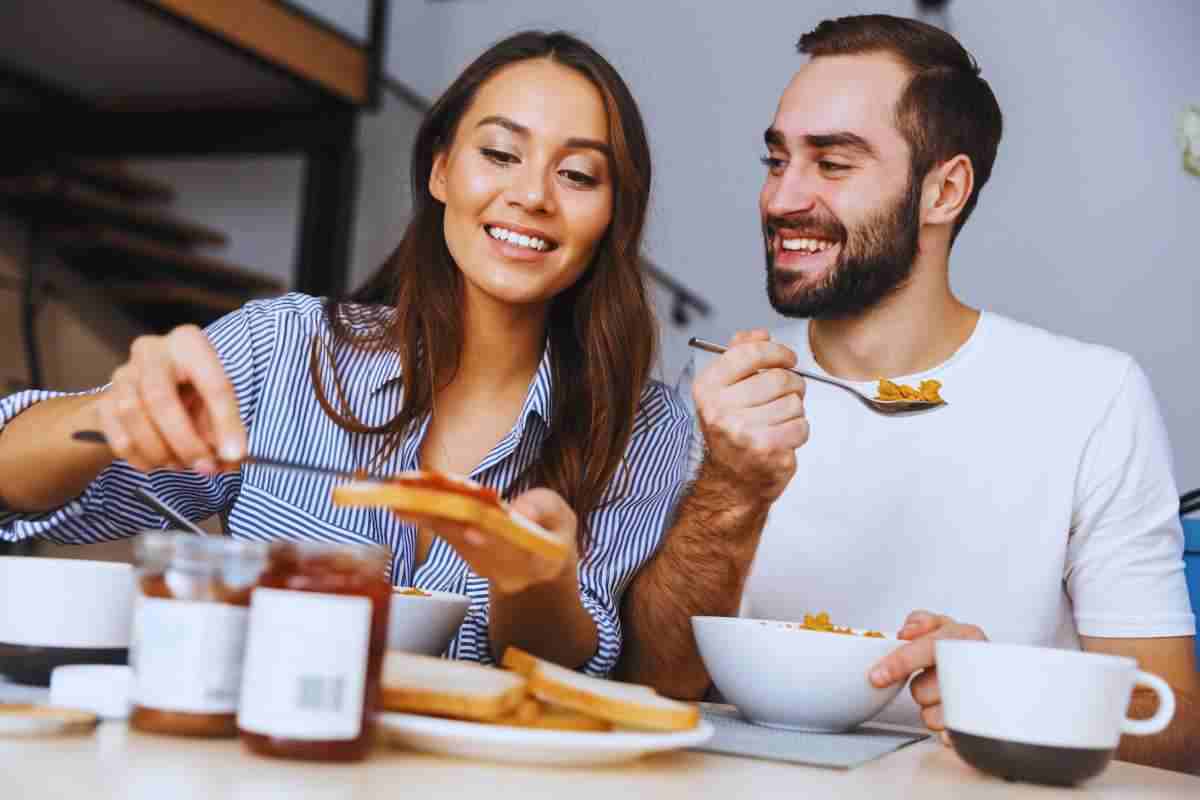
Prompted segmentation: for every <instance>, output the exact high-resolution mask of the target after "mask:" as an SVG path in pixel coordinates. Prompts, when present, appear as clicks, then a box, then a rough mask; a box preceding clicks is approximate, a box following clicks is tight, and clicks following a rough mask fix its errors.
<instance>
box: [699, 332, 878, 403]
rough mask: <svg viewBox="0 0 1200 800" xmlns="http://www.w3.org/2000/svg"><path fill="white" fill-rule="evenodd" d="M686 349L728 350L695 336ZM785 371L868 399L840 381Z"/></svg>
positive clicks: (717, 352) (797, 370) (794, 371)
mask: <svg viewBox="0 0 1200 800" xmlns="http://www.w3.org/2000/svg"><path fill="white" fill-rule="evenodd" d="M688 347H694V348H696V349H697V350H705V351H707V352H709V353H716V354H717V355H720V354H721V353H724V352H725V351H726V350H728V348H727V347H723V346H721V345H719V344H717V343H716V342H710V341H708V340H707V339H701V338H699V337H696V336H693V337H692V338H690V339H688ZM786 369H787V371H788V372H793V373H795V374H797V375H800V376H803V377H805V378H808V379H809V380H813V381H817V382H818V383H827V384H829V385H830V386H836V387H838V388H839V389H845V390H846V391H847V392H850V394H852V395H854V396H855V397H857V398H858V399H860V400H867V399H868V398H867V397H865V396H864V395H863V393H862V392H860V391H859V390H858V389H855V388H854V387H853V386H847V385H846V384H844V383H842V382H841V381H835V380H833V379H832V378H825V377H822V376H820V375H814V374H812V373H811V372H805V371H804V370H802V369H795V368H794V367H787V368H786Z"/></svg>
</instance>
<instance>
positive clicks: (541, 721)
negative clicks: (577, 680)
mask: <svg viewBox="0 0 1200 800" xmlns="http://www.w3.org/2000/svg"><path fill="white" fill-rule="evenodd" d="M496 724H498V725H511V726H513V727H517V728H538V729H540V730H548V731H579V732H584V733H587V732H592V733H607V732H608V731H611V730H612V729H613V726H612V723H611V722H609V721H607V720H603V719H598V718H596V717H592V716H589V715H587V714H581V713H579V712H578V711H572V710H570V709H569V708H560V707H558V706H552V705H550V704H548V703H543V702H542V701H540V700H534V699H533V698H528V699H526V700H525V701H523V702H522V703H521V705H519V706H517V710H516V711H514V712H513V713H512V714H509V715H508V716H506V717H501V718H500V719H498V720H496Z"/></svg>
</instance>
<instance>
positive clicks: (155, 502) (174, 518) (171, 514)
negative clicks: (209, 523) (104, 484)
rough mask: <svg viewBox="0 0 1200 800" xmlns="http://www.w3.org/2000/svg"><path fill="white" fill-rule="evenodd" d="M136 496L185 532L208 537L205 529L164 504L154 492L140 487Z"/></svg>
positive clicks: (136, 490) (135, 492)
mask: <svg viewBox="0 0 1200 800" xmlns="http://www.w3.org/2000/svg"><path fill="white" fill-rule="evenodd" d="M134 494H136V495H137V498H138V499H139V500H141V501H142V502H143V503H145V504H146V505H148V506H150V507H151V508H153V509H154V510H155V511H157V512H158V513H160V514H162V515H163V516H164V517H166V518H167V519H169V520H171V522H173V523H175V524H176V525H178V526H179V527H180V528H183V529H184V530H185V531H188V532H189V533H195V534H199V535H200V536H207V535H208V534H207V533H206V532H205V530H204V529H203V528H201V527H200V526H199V525H197V524H196V523H194V522H192V521H191V520H190V519H188V518H187V517H185V516H183V515H182V514H180V513H179V512H178V511H176V510H175V509H173V508H171V507H170V506H169V505H167V504H166V503H164V502H163V501H162V500H159V499H158V496H157V495H155V494H154V493H153V492H150V491H147V490H146V489H142V488H140V487H139V488H137V489H135V490H134Z"/></svg>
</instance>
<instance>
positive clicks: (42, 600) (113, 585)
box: [0, 556, 134, 648]
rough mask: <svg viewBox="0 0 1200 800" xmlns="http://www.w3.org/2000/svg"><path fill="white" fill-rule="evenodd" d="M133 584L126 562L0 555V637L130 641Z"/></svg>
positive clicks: (71, 642) (101, 643) (94, 643)
mask: <svg viewBox="0 0 1200 800" xmlns="http://www.w3.org/2000/svg"><path fill="white" fill-rule="evenodd" d="M133 590H134V580H133V567H131V566H130V565H129V564H121V563H117V562H111V561H84V560H82V559H72V558H34V557H31V556H0V642H4V643H5V644H18V645H36V646H42V647H94V648H122V647H129V631H130V626H131V624H132V621H133Z"/></svg>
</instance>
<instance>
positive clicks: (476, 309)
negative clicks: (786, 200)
mask: <svg viewBox="0 0 1200 800" xmlns="http://www.w3.org/2000/svg"><path fill="white" fill-rule="evenodd" d="M412 176H413V187H412V189H413V196H414V216H413V219H412V221H411V222H410V223H409V225H408V228H407V230H406V232H405V234H404V237H403V239H402V241H401V242H400V245H399V247H398V248H397V250H396V252H395V254H394V255H393V256H392V257H391V259H389V261H388V262H387V264H386V265H385V266H384V268H383V269H382V270H380V272H379V273H378V274H377V275H376V276H375V277H374V278H373V279H372V280H371V281H370V282H369V283H368V285H367V286H366V287H364V288H363V289H362V290H361V291H360V292H359V293H358V294H357V295H356V296H355V297H353V298H352V299H351V301H350V302H347V303H334V302H330V303H323V302H322V301H320V300H318V299H317V298H312V297H307V296H303V295H297V294H292V295H288V296H286V297H283V298H279V299H275V300H268V301H258V302H253V303H250V304H248V305H246V306H245V307H244V308H242V309H240V310H239V311H236V312H234V313H232V314H230V315H228V316H227V317H224V318H223V319H221V320H219V321H218V322H216V323H215V324H213V325H212V326H211V327H210V328H209V329H208V330H207V331H205V332H201V331H199V330H198V329H196V328H188V327H184V328H179V329H176V330H174V331H172V332H171V333H170V334H168V335H166V336H164V337H152V336H151V337H143V338H140V339H138V340H137V341H136V342H134V344H133V347H132V351H131V356H130V359H129V361H128V362H127V363H126V364H124V365H123V366H121V367H120V368H118V369H117V371H116V372H115V373H114V375H113V380H112V383H111V384H110V385H109V386H107V387H105V388H103V389H102V390H98V391H97V392H95V393H90V394H87V395H82V396H52V395H51V394H50V393H45V392H26V393H22V394H18V395H15V396H13V397H9V398H7V399H5V400H3V401H0V425H3V428H2V429H0V496H3V498H4V503H5V507H6V508H9V509H14V510H19V512H24V513H15V514H9V515H4V516H0V532H2V533H3V536H4V538H5V539H9V540H15V539H20V538H23V537H28V536H45V537H48V538H51V539H55V540H57V541H64V542H85V541H98V540H103V539H111V538H116V537H119V536H124V535H127V534H130V533H134V532H136V531H138V530H140V529H143V528H146V527H154V526H161V525H162V524H163V523H162V520H160V519H158V518H156V517H153V516H152V515H150V514H148V513H147V512H145V511H143V509H142V508H141V506H140V505H139V504H138V503H136V502H135V501H134V500H133V499H132V492H133V490H134V489H135V488H137V487H139V486H148V487H149V488H150V489H151V490H152V491H154V492H156V493H157V494H159V495H160V496H162V497H163V499H164V500H166V501H167V502H168V503H171V504H173V505H174V506H176V507H177V508H179V509H181V510H183V511H184V512H185V513H187V514H188V515H189V516H190V517H192V518H196V519H200V518H204V517H207V516H208V515H210V514H212V513H222V514H223V515H224V516H225V520H226V525H227V528H228V530H229V531H230V532H231V533H232V534H233V535H235V536H247V537H255V538H274V537H292V538H317V539H324V540H334V541H350V542H367V541H369V542H375V543H379V544H385V545H388V546H389V547H391V549H392V552H393V556H394V561H393V570H392V579H393V582H394V583H396V584H398V585H401V584H403V585H415V586H417V587H420V588H426V589H438V590H448V591H457V592H463V593H466V594H468V595H470V596H471V597H472V599H473V601H474V602H473V604H472V607H471V609H470V611H469V612H468V616H467V620H466V622H465V623H464V625H463V628H462V629H461V630H460V631H459V635H458V636H457V638H456V639H455V641H454V642H453V643H452V644H451V647H450V654H451V655H452V656H455V657H459V658H471V659H479V660H483V661H490V660H493V659H494V658H495V657H496V656H497V655H499V654H500V653H502V652H503V649H504V647H506V646H507V645H509V644H515V645H518V646H520V647H523V648H525V649H528V650H530V651H532V652H535V653H536V654H538V655H541V656H543V657H545V658H549V659H552V660H554V661H557V662H559V663H562V664H566V665H569V666H572V667H582V668H583V669H585V670H586V671H588V672H592V673H597V674H603V673H606V672H607V671H609V670H610V669H611V668H612V666H613V665H614V663H615V661H616V658H617V655H618V653H619V650H620V632H619V626H618V623H617V606H618V603H619V594H620V591H621V589H622V588H623V587H624V586H625V584H626V583H627V582H628V580H629V578H630V577H631V576H632V574H633V573H634V572H635V571H636V570H637V568H638V567H639V566H640V565H641V564H642V563H643V562H644V561H645V560H646V559H647V558H648V556H649V555H650V553H651V552H652V551H653V549H654V547H655V546H656V544H657V542H658V538H659V536H660V535H661V532H662V529H663V526H664V523H665V520H666V516H667V514H668V512H669V510H670V508H671V506H672V505H673V504H674V501H675V499H676V497H677V494H678V492H679V489H680V487H681V485H682V481H683V472H684V463H685V459H686V451H687V438H688V432H689V429H690V422H689V418H688V416H687V414H686V412H685V410H684V409H683V407H682V406H681V405H680V404H679V403H678V401H677V400H675V399H674V398H673V396H672V395H670V394H669V393H668V392H667V391H666V390H665V389H664V388H663V387H662V386H661V385H659V384H657V383H654V382H652V381H650V380H649V377H648V375H649V371H650V367H651V360H652V358H653V353H654V333H653V331H654V327H653V319H652V315H651V310H650V307H649V304H648V301H647V297H646V293H645V289H644V286H643V283H642V277H641V272H640V270H639V265H638V257H639V246H640V242H641V236H642V229H643V223H644V220H645V213H646V207H647V201H648V196H649V188H650V156H649V149H648V146H647V143H646V136H645V131H644V129H643V125H642V120H641V116H640V114H639V112H638V109H637V106H636V104H635V103H634V100H633V98H632V96H631V95H630V93H629V91H628V89H627V87H626V86H625V84H624V82H623V81H622V80H621V78H620V77H619V76H618V75H617V73H616V72H615V71H614V70H613V68H612V67H611V66H610V65H609V64H608V62H606V61H605V60H604V59H603V58H602V57H601V56H600V55H598V54H597V53H596V52H595V51H594V50H592V49H591V48H590V47H589V46H587V45H586V44H584V43H583V42H580V41H579V40H577V39H575V38H573V37H571V36H569V35H566V34H563V33H552V34H542V33H537V32H527V33H521V34H517V35H515V36H513V37H510V38H509V39H506V40H504V41H502V42H500V43H499V44H497V45H495V46H494V47H492V48H491V49H490V50H488V51H487V52H486V53H484V54H483V55H482V56H480V57H479V58H478V59H477V60H476V61H475V62H474V63H473V64H471V65H470V66H469V67H467V69H466V71H465V72H464V73H463V74H462V75H461V76H459V78H458V79H457V80H456V81H455V82H454V84H453V85H452V86H451V87H450V88H449V89H448V90H447V91H446V93H445V94H444V95H443V96H442V97H441V98H440V99H439V100H438V101H437V102H436V103H435V104H434V106H433V108H432V109H430V111H429V113H428V115H427V116H426V118H425V120H424V122H423V123H422V125H421V128H420V130H419V132H418V135H417V140H416V145H415V148H414V153H413V159H412ZM87 428H99V429H100V430H102V431H103V432H104V434H105V435H106V437H107V440H108V442H109V443H110V448H98V447H96V446H94V445H91V446H89V445H85V444H80V443H76V442H72V441H71V439H70V434H71V432H72V431H75V430H79V429H87ZM109 449H111V452H107V450H109ZM246 452H250V453H253V454H255V455H259V456H270V457H276V458H287V459H291V460H294V461H301V462H306V463H312V464H322V465H329V466H338V467H342V468H347V469H355V468H360V467H368V468H370V469H372V470H374V471H378V472H385V473H392V472H399V471H401V470H407V469H416V468H429V469H438V470H443V471H447V472H453V473H460V474H469V475H471V476H472V477H473V478H475V479H476V480H479V481H480V482H482V483H485V484H488V485H491V486H494V487H496V488H497V489H499V490H500V491H501V492H503V493H504V494H505V495H506V496H509V497H511V498H514V499H513V502H514V505H515V506H516V507H517V508H518V510H520V511H522V512H524V513H525V514H526V515H528V516H531V517H533V518H534V519H535V520H536V521H539V522H541V523H542V524H543V525H544V526H545V527H547V528H549V529H551V530H552V531H555V532H557V533H559V534H561V535H563V536H565V537H567V538H569V539H570V541H572V542H576V543H577V546H576V548H575V550H574V552H573V553H572V556H571V558H570V560H569V563H568V565H567V566H566V567H565V568H563V569H561V570H555V571H552V572H547V570H546V569H545V568H543V567H542V566H541V564H542V563H543V562H539V561H536V560H532V559H530V558H527V557H525V556H523V555H522V554H521V553H519V552H517V551H515V550H513V549H510V548H508V547H506V546H505V545H503V544H502V543H496V542H491V541H489V542H488V543H486V544H485V543H484V541H483V539H482V538H481V537H480V536H479V535H478V534H477V533H475V532H473V531H469V530H451V529H445V528H439V529H438V530H436V531H434V530H430V529H427V528H418V527H415V526H413V525H410V524H407V523H405V522H403V521H400V520H398V519H396V518H394V517H393V516H392V515H391V514H389V513H388V512H386V511H381V510H376V509H353V508H335V507H333V506H332V505H331V503H330V501H329V494H330V486H331V484H330V482H329V481H327V480H323V479H320V478H314V477H310V476H308V475H297V474H292V473H289V472H282V471H279V470H268V469H264V468H262V467H257V466H253V465H245V466H242V467H241V468H240V469H237V468H233V469H230V466H231V465H234V464H236V463H237V462H238V461H239V460H240V459H241V458H242V456H243V455H244V454H245V453H246ZM114 458H115V460H114ZM32 463H36V464H37V465H38V468H37V469H36V470H31V469H29V465H30V464H32ZM223 470H224V471H223ZM576 514H578V518H579V520H580V521H581V524H579V525H578V526H577V525H576V516H575V515H576ZM577 527H578V531H577V530H576V528H577ZM577 534H578V535H577Z"/></svg>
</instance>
